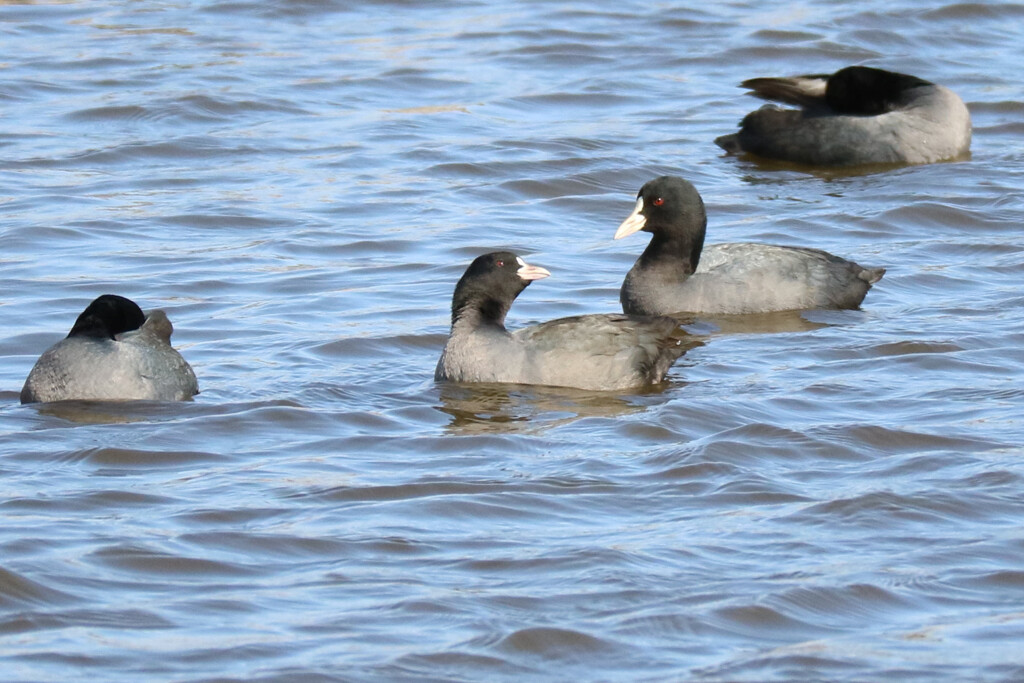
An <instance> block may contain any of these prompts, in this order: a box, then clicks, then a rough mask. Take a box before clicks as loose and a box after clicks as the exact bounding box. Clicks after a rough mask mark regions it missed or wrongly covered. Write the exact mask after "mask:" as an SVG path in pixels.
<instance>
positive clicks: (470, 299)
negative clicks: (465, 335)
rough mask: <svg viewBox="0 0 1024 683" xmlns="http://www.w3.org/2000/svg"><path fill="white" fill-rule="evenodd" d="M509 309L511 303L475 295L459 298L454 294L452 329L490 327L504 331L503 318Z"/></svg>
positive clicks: (478, 294)
mask: <svg viewBox="0 0 1024 683" xmlns="http://www.w3.org/2000/svg"><path fill="white" fill-rule="evenodd" d="M511 307H512V302H511V301H509V302H505V301H501V300H499V299H498V298H495V297H493V296H490V295H486V294H480V293H477V294H476V295H475V296H465V297H460V296H458V293H456V296H455V299H454V300H453V302H452V329H453V330H454V329H455V328H456V327H467V328H469V329H476V328H478V327H490V328H493V329H497V330H504V329H505V316H506V315H507V314H508V309H509V308H511Z"/></svg>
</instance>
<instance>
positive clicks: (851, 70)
mask: <svg viewBox="0 0 1024 683" xmlns="http://www.w3.org/2000/svg"><path fill="white" fill-rule="evenodd" d="M922 85H932V84H931V83H929V82H928V81H925V80H922V79H920V78H918V77H917V76H910V75H908V74H901V73H897V72H895V71H886V70H885V69H874V68H872V67H870V66H848V67H846V68H845V69H840V70H839V71H837V72H835V73H834V74H832V75H831V76H829V79H828V84H827V85H826V86H825V101H826V102H828V106H829V107H831V108H832V109H833V110H834V111H837V112H839V113H841V114H854V115H859V116H877V115H878V114H884V113H886V112H888V111H892V110H893V109H895V108H896V107H897V106H898V105H899V104H900V102H901V101H902V99H903V94H904V93H905V92H906V91H907V90H909V89H911V88H918V87H920V86H922Z"/></svg>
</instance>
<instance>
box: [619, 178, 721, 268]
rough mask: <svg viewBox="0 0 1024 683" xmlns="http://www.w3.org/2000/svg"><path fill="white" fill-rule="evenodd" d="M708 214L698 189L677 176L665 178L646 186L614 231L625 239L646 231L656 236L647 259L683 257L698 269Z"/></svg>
mask: <svg viewBox="0 0 1024 683" xmlns="http://www.w3.org/2000/svg"><path fill="white" fill-rule="evenodd" d="M707 224H708V215H707V213H705V211H704V201H703V200H702V199H701V198H700V193H698V192H697V188H695V187H694V186H693V184H692V183H690V182H689V181H687V180H684V179H683V178H680V177H678V176H670V175H665V176H661V177H660V178H655V179H654V180H650V181H648V182H646V183H644V186H643V187H641V188H640V192H638V193H637V196H636V206H635V207H634V208H633V213H631V214H630V215H629V217H628V218H627V219H626V220H624V221H622V224H621V225H620V226H619V229H618V230H616V231H615V239H622V238H623V237H625V236H627V235H632V234H633V233H634V232H638V231H640V230H643V231H645V232H650V233H653V234H654V238H653V239H652V240H651V243H650V244H649V245H647V251H645V252H644V257H645V258H647V259H656V258H658V257H661V256H664V257H667V258H683V259H685V260H687V261H689V263H690V265H689V267H690V269H691V272H692V271H693V270H696V268H697V262H698V261H699V260H700V252H701V250H702V249H703V248H704V235H705V232H706V230H707Z"/></svg>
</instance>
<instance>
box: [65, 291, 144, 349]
mask: <svg viewBox="0 0 1024 683" xmlns="http://www.w3.org/2000/svg"><path fill="white" fill-rule="evenodd" d="M144 322H146V316H145V314H144V313H143V312H142V309H141V308H139V306H138V304H136V303H135V302H134V301H132V300H131V299H126V298H124V297H123V296H118V295H117V294H104V295H102V296H100V297H97V298H96V299H94V300H93V302H92V303H91V304H89V305H88V306H86V308H85V310H84V311H82V313H81V315H79V316H78V319H77V320H76V321H75V325H74V327H72V328H71V332H69V333H68V336H69V337H92V338H94V339H114V338H115V336H116V335H118V334H121V333H122V332H128V331H129V330H137V329H139V327H141V326H142V323H144Z"/></svg>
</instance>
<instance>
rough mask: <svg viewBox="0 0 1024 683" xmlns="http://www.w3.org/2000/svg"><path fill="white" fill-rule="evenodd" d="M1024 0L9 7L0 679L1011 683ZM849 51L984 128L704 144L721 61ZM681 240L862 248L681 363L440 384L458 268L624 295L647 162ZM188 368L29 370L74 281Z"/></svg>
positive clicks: (768, 68) (1021, 325)
mask: <svg viewBox="0 0 1024 683" xmlns="http://www.w3.org/2000/svg"><path fill="white" fill-rule="evenodd" d="M1022 19H1024V6H1022V5H1020V4H1014V3H1009V2H1005V3H1004V2H996V3H946V4H941V5H935V6H933V7H929V8H926V9H922V8H921V7H920V6H919V5H918V4H916V3H911V2H907V1H906V0H902V1H901V0H896V2H887V3H883V2H877V1H874V0H871V1H868V2H861V3H830V2H822V1H812V2H798V3H790V4H788V5H787V6H785V7H774V6H764V5H759V4H757V3H751V2H739V3H732V4H728V5H708V6H702V7H699V8H695V7H687V6H684V5H673V4H654V5H652V4H650V3H625V4H624V3H617V4H614V5H612V4H609V3H597V4H596V5H595V4H593V3H590V4H573V3H568V4H566V3H562V4H545V3H536V2H526V3H519V4H516V5H512V4H508V3H500V2H493V1H491V0H484V1H481V2H473V3H445V2H441V3H427V4H424V3H409V2H403V1H401V0H398V1H394V2H375V3H364V4H362V5H358V6H352V5H351V3H343V2H332V1H330V0H305V1H302V2H286V1H283V0H281V1H276V2H244V1H237V2H236V1H210V2H188V1H181V2H156V1H153V0H142V1H139V2H115V1H112V0H95V1H93V2H78V1H74V0H69V1H66V2H39V3H33V2H27V3H16V4H0V30H2V32H3V36H4V38H3V42H2V45H3V48H2V51H3V57H2V59H0V107H2V109H3V114H4V115H3V119H2V120H3V123H2V125H0V153H2V155H3V162H2V163H0V205H2V207H3V221H2V223H0V235H2V240H3V241H2V244H3V248H2V249H0V287H2V291H3V296H2V297H0V356H2V362H0V515H2V517H0V518H2V519H3V524H2V525H0V527H2V528H0V671H2V672H3V675H2V676H0V678H3V679H4V680H9V681H66V680H77V679H80V678H84V677H93V678H96V679H97V680H103V681H133V682H134V681H139V680H173V681H231V680H238V681H241V680H245V681H299V680H301V681H348V680H360V681H362V680H403V679H408V680H466V681H480V680H511V679H527V680H565V679H579V680H706V681H720V680H723V681H724V680H728V681H763V680H778V681H792V680H829V681H865V680H890V679H892V680H904V681H910V680H920V681H934V680H1007V681H1010V680H1020V679H1022V678H1024V662H1022V660H1021V656H1020V653H1019V649H1020V648H1019V642H1020V639H1021V637H1022V635H1024V612H1022V609H1021V605H1022V604H1024V572H1022V571H1021V567H1022V566H1024V532H1022V531H1021V529H1022V528H1024V525H1022V522H1024V503H1022V500H1024V498H1022V495H1021V493H1022V490H1024V465H1022V457H1021V456H1022V455H1024V450H1022V447H1021V443H1022V441H1024V428H1022V421H1021V414H1022V408H1024V390H1022V389H1021V388H1020V387H1021V384H1022V378H1024V350H1022V349H1024V343H1022V342H1024V315H1022V313H1021V311H1022V306H1024V297H1022V294H1021V276H1022V273H1024V240H1022V239H1021V237H1020V226H1021V225H1022V223H1024V201H1022V200H1024V190H1022V189H1021V188H1022V187H1024V184H1022V178H1024V145H1022V142H1021V140H1022V137H1021V136H1022V133H1024V124H1022V113H1024V104H1022V99H1024V98H1022V91H1021V87H1020V79H1019V77H1018V75H1017V72H1018V70H1019V69H1018V68H1017V64H1016V61H1015V60H1016V57H1017V55H1018V54H1019V52H1020V48H1019V43H1020V36H1019V30H1018V27H1019V25H1020V22H1021V20H1022ZM853 63H866V64H871V65H875V66H881V67H885V68H891V69H896V70H899V71H904V72H908V73H913V74H916V75H918V76H921V77H923V78H927V79H930V80H934V81H936V82H941V83H943V84H945V85H947V86H949V87H951V88H952V89H954V90H955V91H956V92H958V93H959V94H960V95H961V96H962V97H963V99H964V101H965V102H966V103H967V104H968V106H969V108H970V110H971V115H972V118H973V122H974V140H973V145H972V154H971V157H970V158H969V159H965V160H960V161H956V162H952V163H944V164H935V165H930V166H918V167H908V168H897V169H887V170H881V171H876V172H868V173H865V172H860V173H823V172H822V173H812V172H808V171H807V170H806V169H800V168H796V167H791V166H786V165H780V164H767V163H765V164H759V163H757V162H755V161H752V160H749V159H736V158H733V157H727V156H724V155H722V154H721V153H720V150H719V149H718V148H717V147H715V146H714V144H713V143H712V140H713V139H714V138H715V137H716V136H718V135H721V134H723V133H727V132H731V131H733V130H735V128H736V125H737V123H738V121H739V120H740V118H741V117H742V116H743V115H744V114H745V113H746V112H748V111H750V110H751V109H753V108H754V107H756V106H758V104H759V103H758V102H757V101H756V100H753V99H752V98H750V97H747V96H745V95H744V94H743V91H742V90H741V89H739V88H738V87H737V84H738V83H739V82H740V81H742V80H745V79H747V78H751V77H754V76H761V75H787V74H794V73H807V72H827V71H830V70H833V69H835V68H838V67H840V66H844V65H847V64H853ZM663 173H675V174H680V175H683V176H685V177H687V178H689V179H690V180H692V181H693V182H694V183H695V185H696V186H697V187H698V189H699V190H700V191H701V193H702V195H703V196H704V199H705V202H706V203H707V206H708V212H709V233H708V241H709V242H723V241H765V242H775V243H782V244H805V245H811V246H816V247H819V248H823V249H826V250H828V251H830V252H833V253H836V254H839V255H842V256H844V257H847V258H851V259H854V260H856V261H858V262H860V263H862V264H865V265H878V266H884V267H885V268H887V274H886V276H885V278H884V279H883V280H882V281H881V282H879V283H878V284H877V285H876V286H875V287H874V288H873V289H872V290H871V292H870V293H869V294H868V297H867V299H866V300H865V302H864V305H863V307H862V309H861V310H857V311H811V312H805V313H803V314H779V315H766V316H756V317H754V318H752V319H745V320H701V321H698V322H697V323H695V325H694V328H695V329H696V330H698V331H699V332H701V334H702V335H703V342H704V343H703V345H701V346H699V347H697V348H694V349H692V350H690V351H689V352H688V353H687V354H686V356H685V357H684V358H683V359H682V360H681V362H680V363H678V364H677V365H676V366H675V368H674V369H673V370H672V372H671V373H670V376H669V378H670V381H669V382H668V383H667V385H665V386H664V387H660V388H657V389H654V390H650V391H646V392H640V393H637V394H622V395H606V394H591V393H585V392H575V391H569V390H554V389H543V388H531V387H477V388H472V387H457V386H437V385H435V384H434V382H433V379H432V373H433V368H434V364H435V362H436V359H437V356H438V354H439V352H440V349H441V346H442V344H443V342H444V339H445V335H446V333H447V324H448V319H449V310H448V307H449V305H450V297H451V292H452V288H453V286H454V283H455V281H456V280H457V279H458V277H459V275H460V274H461V273H462V271H463V270H464V268H465V266H466V264H467V263H468V262H469V260H470V259H472V258H473V257H475V256H476V255H478V254H480V253H482V252H484V251H489V250H492V249H494V248H499V247H500V248H511V249H514V250H516V251H518V252H520V253H523V254H524V255H529V257H530V261H531V262H536V263H538V264H540V265H543V266H545V267H547V268H548V269H549V270H551V272H552V277H551V278H548V279H546V280H543V281H541V282H538V283H535V284H534V285H533V286H531V287H530V288H529V290H527V291H526V292H524V294H523V295H522V296H521V297H520V299H519V300H518V301H517V303H516V305H515V307H514V308H513V310H512V314H511V315H510V323H511V324H512V325H516V326H517V325H521V324H527V323H530V322H535V321H540V320H545V319H549V318H554V317H558V316H562V315H573V314H579V313H599V312H608V311H614V310H617V309H618V288H619V285H620V284H621V281H622V278H623V276H624V275H625V273H626V271H627V270H628V269H629V267H630V265H631V264H632V262H633V260H634V259H635V258H636V256H637V255H638V254H639V253H640V251H642V249H643V242H644V238H643V236H635V237H634V238H631V239H627V240H622V241H620V242H612V240H611V236H612V234H613V232H614V230H615V228H616V226H617V225H618V224H619V222H620V221H621V220H622V219H623V218H625V216H626V215H627V214H628V213H629V211H630V210H631V209H632V206H633V202H634V198H635V194H636V191H637V189H638V188H639V187H640V185H641V184H643V182H645V181H646V180H648V179H650V178H652V177H654V176H656V175H659V174H663ZM104 292H114V293H119V294H122V295H125V296H129V297H131V298H132V299H134V300H136V301H138V302H139V303H140V304H141V305H142V306H143V307H144V308H156V307H161V308H164V309H165V310H167V312H168V314H169V315H170V317H171V319H172V321H173V322H174V325H175V333H174V343H175V345H176V346H177V347H178V348H179V349H180V350H181V352H182V354H183V355H184V356H185V357H186V358H187V359H188V360H189V361H190V362H191V364H192V365H193V367H194V368H195V370H196V373H197V375H198V377H199V382H200V388H201V390H202V393H201V394H200V395H199V396H198V397H197V398H196V400H195V401H194V402H189V403H183V404H169V405H165V404H146V403H142V404H131V405H95V404H85V403H82V404H70V405H51V406H38V405H35V406H21V405H19V402H18V392H19V391H20V388H21V384H22V382H23V381H24V379H25V376H26V375H27V373H28V371H29V369H30V368H31V366H32V364H33V362H34V361H35V359H36V358H37V357H38V355H39V354H40V353H41V352H42V350H43V349H45V348H46V347H47V346H49V345H50V344H52V343H54V342H55V341H56V340H57V339H59V338H60V337H61V336H63V335H64V334H66V332H67V330H68V329H69V328H70V326H71V324H72V322H73V321H74V318H75V316H76V315H77V314H78V313H79V312H80V311H81V310H82V308H83V307H84V306H85V304H86V303H88V301H90V300H91V299H92V298H94V297H95V296H97V295H99V294H101V293H104Z"/></svg>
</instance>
